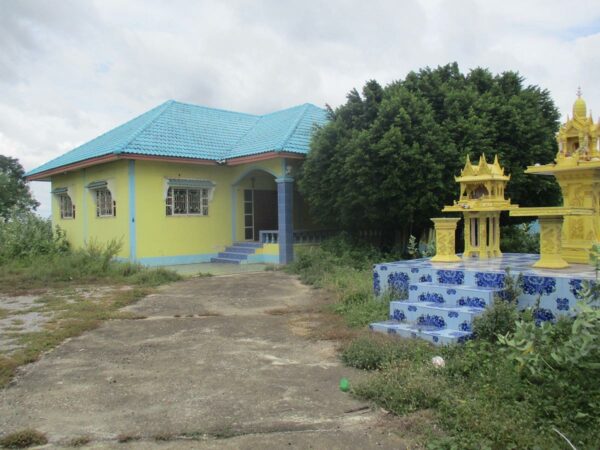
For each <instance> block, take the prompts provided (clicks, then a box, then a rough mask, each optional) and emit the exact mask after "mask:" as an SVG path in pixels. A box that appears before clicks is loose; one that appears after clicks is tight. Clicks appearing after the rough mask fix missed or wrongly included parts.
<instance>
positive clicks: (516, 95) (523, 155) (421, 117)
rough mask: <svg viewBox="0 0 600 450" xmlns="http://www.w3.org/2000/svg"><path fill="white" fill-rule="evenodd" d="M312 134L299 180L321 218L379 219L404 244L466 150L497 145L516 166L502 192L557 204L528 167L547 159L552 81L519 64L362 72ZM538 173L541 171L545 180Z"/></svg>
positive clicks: (350, 222) (334, 221)
mask: <svg viewBox="0 0 600 450" xmlns="http://www.w3.org/2000/svg"><path fill="white" fill-rule="evenodd" d="M330 118H331V121H330V122H329V123H328V124H327V125H326V126H324V127H322V128H321V129H319V130H318V131H317V132H316V133H315V136H314V138H313V141H312V144H311V152H310V153H309V155H308V156H307V159H306V161H305V164H304V165H303V168H302V171H301V173H300V174H299V189H300V191H301V193H302V194H303V195H304V197H305V198H306V200H307V201H308V203H309V205H310V207H311V211H312V215H313V216H314V217H315V219H316V220H317V221H319V222H320V223H321V224H322V225H324V226H328V227H337V228H342V229H346V230H357V229H379V230H381V231H382V232H383V235H384V236H387V237H388V238H389V239H390V241H391V239H392V237H393V238H394V239H393V240H394V241H395V242H396V243H398V242H400V243H402V244H403V245H405V244H406V242H407V239H408V236H409V235H410V234H413V235H415V236H420V235H421V233H422V232H423V230H424V229H426V228H428V227H430V226H431V222H430V221H429V218H430V217H435V216H438V215H439V214H440V210H441V208H442V207H443V205H445V204H451V203H452V201H453V200H454V199H456V197H457V195H458V186H457V184H456V183H455V181H454V176H455V175H457V174H458V173H459V172H460V169H461V168H462V166H463V164H464V160H465V156H466V155H467V154H470V155H471V157H472V159H473V160H475V161H476V160H477V159H478V158H479V155H480V154H481V153H486V154H487V156H488V160H490V161H491V158H492V157H493V155H495V154H498V156H499V158H500V161H501V163H502V164H503V165H504V166H505V168H506V169H507V171H508V172H509V173H510V174H511V175H512V178H511V181H510V183H509V187H508V190H507V195H508V196H509V197H510V198H511V199H512V200H513V202H515V203H519V204H521V205H523V206H529V205H531V206H533V205H542V206H544V205H555V204H558V202H559V201H560V189H559V188H558V186H557V185H556V183H555V182H554V180H553V179H551V178H550V177H532V176H528V175H524V174H523V171H524V169H525V167H526V166H528V165H531V164H534V163H536V162H540V163H546V162H550V161H552V160H553V158H554V156H555V154H556V151H557V148H556V142H555V139H554V135H555V133H556V131H557V129H558V119H559V114H558V111H557V109H556V107H555V106H554V103H553V102H552V99H551V98H550V95H549V93H548V91H546V90H542V89H540V88H539V87H537V86H524V85H523V79H522V78H521V77H520V76H519V75H518V74H517V73H515V72H505V73H502V74H499V75H493V74H491V73H490V72H489V71H488V70H486V69H481V68H478V69H474V70H471V71H470V72H469V73H468V74H466V75H465V74H462V73H461V72H460V70H459V68H458V65H457V64H456V63H453V64H448V65H446V66H443V67H438V68H436V69H430V68H426V69H422V70H420V71H419V72H411V73H409V74H408V75H407V76H406V78H405V79H404V80H399V81H395V82H393V83H391V84H389V85H387V86H385V87H381V86H380V85H379V84H378V83H377V82H376V81H374V80H371V81H369V82H367V83H366V84H365V86H364V88H363V89H362V95H361V94H360V93H359V92H358V91H357V90H356V89H354V90H352V91H351V92H350V93H349V94H348V95H347V101H346V103H345V104H343V105H341V106H340V107H338V108H336V109H335V110H333V109H331V108H330ZM540 178H544V179H543V180H542V179H540Z"/></svg>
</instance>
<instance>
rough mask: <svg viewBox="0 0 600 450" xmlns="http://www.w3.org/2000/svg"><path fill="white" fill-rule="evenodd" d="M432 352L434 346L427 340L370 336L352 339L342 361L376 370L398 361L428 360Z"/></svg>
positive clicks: (365, 368) (349, 364)
mask: <svg viewBox="0 0 600 450" xmlns="http://www.w3.org/2000/svg"><path fill="white" fill-rule="evenodd" d="M432 354H433V348H432V347H431V345H429V344H428V343H427V342H425V341H410V340H407V339H397V340H396V339H394V340H391V339H388V338H386V337H380V336H369V337H362V338H358V339H355V340H354V341H352V342H351V343H350V344H349V345H348V346H347V347H346V348H345V349H344V351H343V352H342V361H343V362H344V364H346V365H347V366H350V367H356V368H357V369H363V370H375V369H381V368H383V367H386V366H388V365H389V364H391V363H395V362H398V361H411V360H417V359H421V360H427V359H428V358H429V357H430V355H432Z"/></svg>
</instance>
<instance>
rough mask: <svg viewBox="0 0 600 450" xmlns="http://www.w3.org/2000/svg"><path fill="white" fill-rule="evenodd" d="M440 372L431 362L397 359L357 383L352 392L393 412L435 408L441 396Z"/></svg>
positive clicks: (402, 412) (442, 385) (442, 379)
mask: <svg viewBox="0 0 600 450" xmlns="http://www.w3.org/2000/svg"><path fill="white" fill-rule="evenodd" d="M445 391H446V383H445V379H444V377H443V375H442V374H441V373H440V371H439V370H438V369H435V368H434V367H433V366H432V365H431V364H419V363H417V362H416V361H397V362H394V363H391V364H390V365H389V366H387V367H386V368H385V370H381V371H379V372H376V373H375V374H374V375H372V376H371V377H370V378H369V379H367V380H366V381H363V382H360V383H358V385H356V387H355V388H354V390H353V392H354V394H355V395H357V396H358V397H360V398H363V399H367V400H373V401H375V402H377V404H379V405H381V406H382V407H384V408H385V409H387V410H389V411H392V412H394V413H395V414H406V413H410V412H413V411H417V410H419V409H427V408H432V407H435V406H436V405H437V404H439V402H440V400H441V399H442V396H444V395H445Z"/></svg>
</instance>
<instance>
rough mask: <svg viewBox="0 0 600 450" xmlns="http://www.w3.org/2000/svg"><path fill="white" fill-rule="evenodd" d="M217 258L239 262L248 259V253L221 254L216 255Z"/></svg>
mask: <svg viewBox="0 0 600 450" xmlns="http://www.w3.org/2000/svg"><path fill="white" fill-rule="evenodd" d="M252 253H254V252H252ZM217 257H219V258H225V259H237V260H239V261H241V260H243V259H248V253H234V252H221V253H219V254H218V255H217Z"/></svg>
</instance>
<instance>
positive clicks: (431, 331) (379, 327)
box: [369, 320, 471, 345]
mask: <svg viewBox="0 0 600 450" xmlns="http://www.w3.org/2000/svg"><path fill="white" fill-rule="evenodd" d="M369 328H370V329H371V330H373V331H377V332H380V333H387V334H388V335H392V336H400V337H405V338H420V339H424V340H426V341H428V342H431V343H432V344H434V345H449V344H457V343H461V342H464V341H466V340H467V339H469V337H470V336H471V333H470V332H468V331H459V330H453V329H451V328H442V329H436V328H432V327H427V326H420V325H417V324H412V323H408V322H398V321H396V320H388V321H385V322H378V323H372V324H371V325H369Z"/></svg>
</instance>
